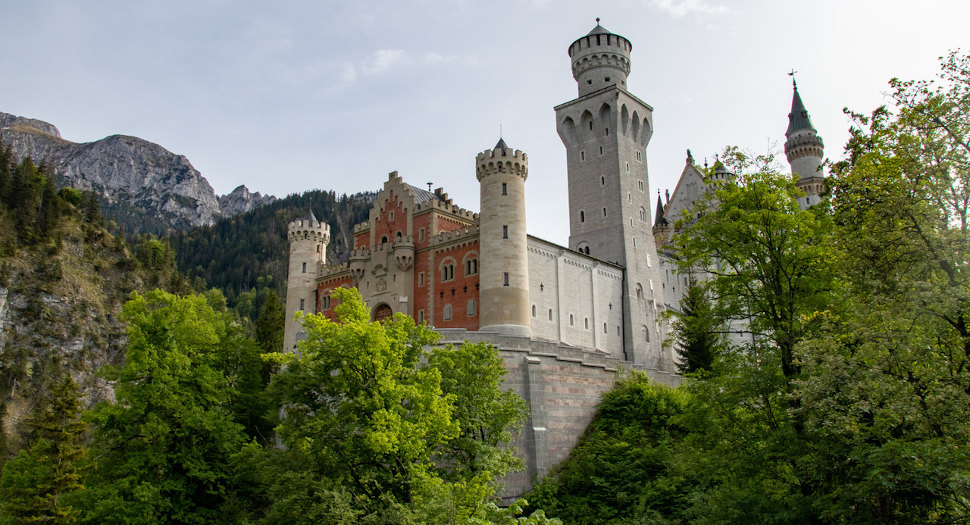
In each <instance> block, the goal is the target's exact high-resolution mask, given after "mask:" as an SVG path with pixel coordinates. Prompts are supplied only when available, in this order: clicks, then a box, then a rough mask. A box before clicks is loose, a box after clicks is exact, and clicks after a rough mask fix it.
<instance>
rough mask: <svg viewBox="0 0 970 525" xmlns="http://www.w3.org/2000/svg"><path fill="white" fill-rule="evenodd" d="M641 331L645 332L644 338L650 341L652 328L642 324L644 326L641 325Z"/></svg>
mask: <svg viewBox="0 0 970 525" xmlns="http://www.w3.org/2000/svg"><path fill="white" fill-rule="evenodd" d="M640 333H642V334H643V340H644V341H646V342H648V343H649V342H650V330H648V329H647V327H646V326H642V327H640Z"/></svg>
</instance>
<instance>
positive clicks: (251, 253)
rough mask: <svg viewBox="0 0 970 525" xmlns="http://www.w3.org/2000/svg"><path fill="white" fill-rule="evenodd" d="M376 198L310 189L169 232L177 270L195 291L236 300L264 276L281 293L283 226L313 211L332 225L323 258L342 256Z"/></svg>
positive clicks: (284, 261) (286, 253) (285, 245)
mask: <svg viewBox="0 0 970 525" xmlns="http://www.w3.org/2000/svg"><path fill="white" fill-rule="evenodd" d="M375 196H376V194H375V193H358V194H355V195H349V196H348V195H340V196H337V195H336V194H335V193H334V192H332V191H322V190H313V191H308V192H305V193H303V194H301V195H296V194H294V195H289V196H287V197H286V198H284V199H279V200H277V201H275V202H273V203H271V204H268V205H265V206H262V207H259V208H257V209H255V210H252V211H249V212H247V213H243V214H240V215H237V216H235V217H231V218H226V219H220V220H218V221H216V223H215V224H213V225H212V226H203V227H200V228H195V229H193V230H189V231H175V232H172V233H171V234H170V235H169V237H168V238H169V241H170V242H171V244H172V246H173V247H174V248H175V253H176V257H177V259H176V263H177V265H178V268H179V270H180V271H182V272H183V273H184V274H185V275H186V277H187V278H188V279H190V280H191V281H193V283H195V284H196V288H197V289H205V288H207V287H216V288H220V289H222V290H223V292H224V293H225V294H226V298H227V299H228V300H229V301H230V303H235V301H236V299H237V297H238V296H239V294H240V293H243V292H246V291H249V290H251V289H253V288H255V287H257V280H258V279H259V278H263V281H262V282H268V283H271V285H270V286H271V287H273V288H274V289H275V290H276V292H277V293H278V294H279V295H280V296H283V295H284V292H285V290H284V288H283V286H284V283H285V282H286V265H287V257H288V256H289V252H290V247H289V242H288V241H287V239H286V227H287V225H288V224H289V223H290V222H291V221H293V220H295V219H298V218H301V217H304V216H305V215H306V214H307V212H308V211H311V210H312V211H313V213H314V215H315V216H316V217H317V219H319V220H320V221H323V222H325V223H328V224H330V237H331V240H330V245H329V246H328V247H327V260H328V261H340V260H344V259H346V257H347V253H348V250H349V248H350V247H352V246H353V227H354V225H355V224H357V223H358V222H362V221H365V220H367V218H368V212H369V211H370V206H371V203H372V202H373V200H374V198H375ZM267 277H268V278H269V279H267Z"/></svg>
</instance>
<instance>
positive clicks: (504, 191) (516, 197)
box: [475, 139, 532, 336]
mask: <svg viewBox="0 0 970 525" xmlns="http://www.w3.org/2000/svg"><path fill="white" fill-rule="evenodd" d="M475 164H476V175H477V177H478V182H479V185H480V193H481V212H480V213H479V220H480V230H479V231H480V233H479V244H480V250H481V253H482V254H488V257H483V258H482V266H481V274H480V277H479V286H480V291H479V300H480V301H481V310H480V311H481V318H480V321H479V329H480V330H485V331H498V332H503V333H508V334H515V335H525V336H531V335H532V325H531V314H530V311H529V254H528V246H527V234H526V227H525V179H526V177H528V175H529V159H528V156H527V155H526V154H525V153H523V152H521V151H519V150H515V151H513V150H512V149H511V148H509V147H508V146H507V145H506V144H505V141H504V140H502V139H499V141H498V144H496V145H495V147H494V148H493V149H490V150H485V151H483V152H482V153H479V154H478V155H477V156H476V158H475Z"/></svg>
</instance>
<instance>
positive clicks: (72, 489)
mask: <svg viewBox="0 0 970 525" xmlns="http://www.w3.org/2000/svg"><path fill="white" fill-rule="evenodd" d="M80 413H81V404H80V401H79V390H78V387H77V384H75V383H74V381H73V380H72V379H71V377H70V376H65V377H64V379H63V380H61V381H60V382H58V383H57V384H56V385H55V386H54V390H53V391H52V392H51V393H50V400H49V401H48V403H47V405H46V406H45V407H43V408H42V409H41V410H40V412H39V413H38V414H37V416H36V417H35V418H34V422H33V426H34V430H33V439H34V441H33V443H32V444H31V446H30V447H29V448H28V449H26V450H22V451H21V452H20V454H18V455H17V456H16V457H14V458H13V459H11V460H10V461H9V462H7V464H6V465H5V466H4V469H3V474H2V476H0V511H2V512H3V514H5V515H6V517H8V518H11V519H13V520H15V521H16V522H18V523H57V524H60V523H74V521H75V520H76V518H77V515H78V511H77V510H75V509H74V508H73V507H72V506H71V505H70V504H69V503H67V502H66V501H65V499H66V498H68V497H69V496H70V495H72V494H74V493H76V492H77V491H79V490H80V489H81V488H83V485H82V482H81V469H80V464H81V460H82V458H83V457H84V453H85V449H84V447H83V445H82V440H83V437H84V432H85V430H86V425H85V424H84V423H83V422H82V421H81V420H80Z"/></svg>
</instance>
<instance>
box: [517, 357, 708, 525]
mask: <svg viewBox="0 0 970 525" xmlns="http://www.w3.org/2000/svg"><path fill="white" fill-rule="evenodd" d="M688 402H689V397H688V395H687V394H686V393H685V392H683V391H678V390H672V389H670V388H668V387H665V386H661V385H657V384H655V383H652V382H651V381H650V380H649V379H648V378H647V377H646V376H645V375H643V374H640V373H636V372H633V373H630V374H629V375H627V376H626V377H624V378H623V379H621V380H620V381H618V382H617V384H616V385H615V386H614V388H613V389H612V390H611V391H609V392H608V393H607V394H606V395H604V397H603V400H602V401H601V402H600V404H599V407H598V408H597V411H596V416H595V417H594V419H593V421H592V422H591V423H590V425H589V426H588V427H587V429H586V433H585V434H584V435H583V437H582V438H581V439H580V441H579V443H578V444H577V446H576V448H575V449H573V451H572V453H571V454H570V456H569V458H568V459H567V460H566V461H565V462H563V463H562V464H561V465H560V466H559V467H558V468H557V469H555V470H554V471H553V472H552V473H551V474H550V475H549V476H547V477H546V478H545V479H544V480H542V482H541V483H540V484H539V485H538V486H536V488H535V489H533V491H532V493H531V494H530V495H529V500H530V501H531V502H532V503H533V504H535V505H536V506H538V507H541V508H542V509H544V510H545V511H546V512H547V513H549V514H550V515H552V516H556V517H558V518H560V519H562V520H563V522H564V523H567V524H570V523H618V524H619V523H658V524H659V523H678V522H680V521H679V520H683V519H684V517H685V512H686V509H687V508H688V507H689V504H690V500H689V495H690V494H691V490H692V489H693V488H694V487H695V485H696V479H695V476H694V475H693V474H692V473H691V472H689V471H688V470H687V469H685V467H684V465H683V462H682V460H681V459H680V457H681V456H682V455H683V453H684V449H685V447H684V445H683V440H684V437H685V435H686V433H687V431H686V429H685V428H684V427H683V426H682V425H681V424H679V423H678V422H677V420H678V419H679V418H680V417H681V416H682V415H683V414H684V413H685V412H686V411H687V408H688Z"/></svg>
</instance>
